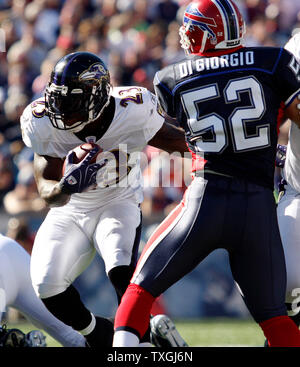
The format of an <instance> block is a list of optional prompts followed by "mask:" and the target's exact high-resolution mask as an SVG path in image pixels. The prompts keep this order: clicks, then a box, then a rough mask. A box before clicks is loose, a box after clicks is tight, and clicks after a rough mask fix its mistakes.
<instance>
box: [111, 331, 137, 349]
mask: <svg viewBox="0 0 300 367" xmlns="http://www.w3.org/2000/svg"><path fill="white" fill-rule="evenodd" d="M139 344H140V340H139V338H138V337H137V336H136V335H135V334H133V333H130V332H129V331H125V330H118V331H116V332H115V335H114V340H113V347H138V346H139Z"/></svg>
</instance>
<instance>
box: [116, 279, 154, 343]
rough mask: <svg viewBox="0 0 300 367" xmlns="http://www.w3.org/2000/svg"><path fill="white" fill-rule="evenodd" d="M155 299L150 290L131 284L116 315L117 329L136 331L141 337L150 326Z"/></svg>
mask: <svg viewBox="0 0 300 367" xmlns="http://www.w3.org/2000/svg"><path fill="white" fill-rule="evenodd" d="M154 300H155V297H153V296H152V295H151V294H150V293H149V292H147V291H146V290H145V289H143V288H142V287H140V286H139V285H136V284H130V285H129V286H128V288H127V290H126V292H125V294H124V295H123V297H122V301H121V304H120V305H119V308H118V310H117V313H116V316H115V330H128V331H135V332H136V334H137V335H138V336H139V337H140V339H141V338H142V337H143V336H144V334H145V333H146V331H147V329H148V327H149V320H150V311H151V307H152V304H153V302H154Z"/></svg>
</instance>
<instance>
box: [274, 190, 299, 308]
mask: <svg viewBox="0 0 300 367" xmlns="http://www.w3.org/2000/svg"><path fill="white" fill-rule="evenodd" d="M277 215H278V224H279V229H280V234H281V239H282V244H283V248H284V254H285V261H286V268H287V289H286V301H287V302H288V303H291V302H292V301H293V300H294V299H295V297H298V296H299V293H300V292H299V291H300V266H299V264H300V196H297V195H296V194H289V193H287V194H286V195H284V196H283V197H282V199H281V200H280V201H279V203H278V207H277Z"/></svg>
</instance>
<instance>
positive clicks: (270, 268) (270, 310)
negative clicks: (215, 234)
mask: <svg viewBox="0 0 300 367" xmlns="http://www.w3.org/2000/svg"><path fill="white" fill-rule="evenodd" d="M269 191H270V192H268V191H266V192H260V193H257V194H256V195H254V194H253V193H252V198H251V199H250V200H248V208H247V215H246V220H245V223H244V225H245V229H244V235H243V240H242V241H241V243H240V244H237V245H236V247H235V249H234V250H233V251H230V255H229V258H230V265H231V270H232V274H233V277H234V279H235V281H236V282H237V284H238V285H239V287H240V290H241V292H242V295H243V297H244V300H245V302H246V305H247V306H248V309H249V311H250V313H251V314H252V316H253V317H254V319H255V320H256V321H257V322H260V321H263V320H266V319H268V318H271V317H275V316H279V315H282V314H285V304H284V297H285V287H286V267H285V259H284V252H283V247H282V243H281V238H280V234H279V228H278V223H277V215H276V207H275V204H274V198H273V196H272V192H271V190H269Z"/></svg>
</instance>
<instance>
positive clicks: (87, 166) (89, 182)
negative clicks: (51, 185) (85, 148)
mask: <svg viewBox="0 0 300 367" xmlns="http://www.w3.org/2000/svg"><path fill="white" fill-rule="evenodd" d="M99 150H100V148H99V147H98V146H95V147H94V148H93V149H91V151H90V152H89V153H88V154H87V155H86V156H85V157H84V159H83V160H82V161H81V162H79V163H77V164H76V163H73V159H74V154H75V153H74V152H73V151H70V152H69V153H68V155H67V156H66V167H65V173H64V176H63V177H62V179H61V180H60V183H59V186H60V187H61V191H62V192H63V193H65V194H68V195H71V194H75V193H80V192H83V191H85V190H87V189H88V188H90V187H91V186H96V177H97V172H98V171H99V169H100V168H102V167H104V166H105V165H106V163H107V160H103V162H100V163H92V164H91V163H90V162H91V161H92V160H93V158H94V157H95V156H97V154H98V152H99Z"/></svg>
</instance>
